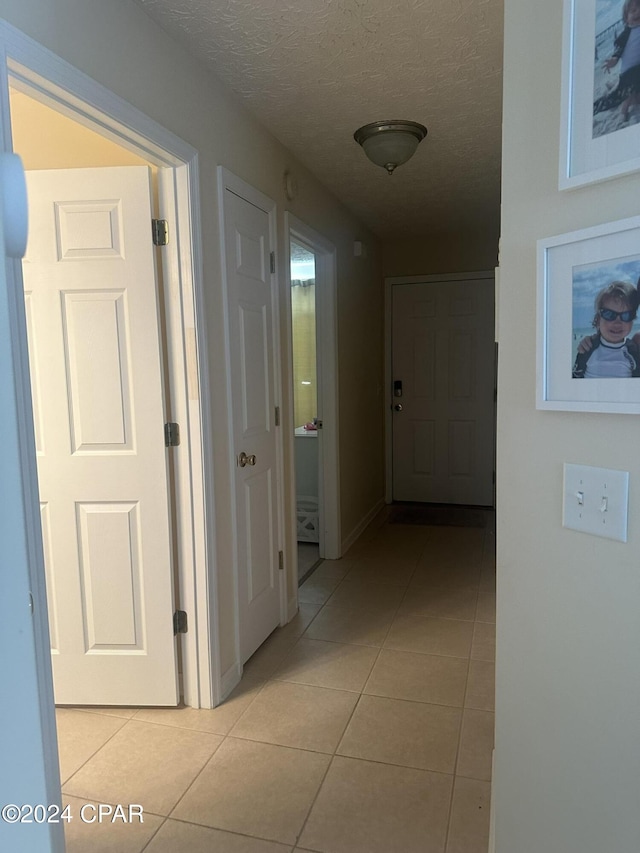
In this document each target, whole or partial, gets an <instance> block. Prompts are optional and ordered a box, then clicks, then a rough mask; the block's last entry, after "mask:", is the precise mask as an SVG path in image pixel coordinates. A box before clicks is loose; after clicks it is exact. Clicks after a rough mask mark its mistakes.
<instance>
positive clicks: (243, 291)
mask: <svg viewBox="0 0 640 853" xmlns="http://www.w3.org/2000/svg"><path fill="white" fill-rule="evenodd" d="M224 228H225V258H226V270H227V280H226V288H227V301H228V309H229V341H230V358H231V364H230V370H231V403H232V421H233V441H234V448H233V452H234V456H235V459H236V460H237V459H238V457H239V455H240V453H241V452H244V453H246V454H247V455H248V456H249V457H254V456H255V460H252V461H254V464H247V465H245V466H244V467H242V466H240V465H239V464H238V463H237V461H236V464H235V468H234V472H235V476H234V491H235V518H236V536H237V541H236V545H237V558H238V609H239V612H238V619H239V623H240V624H239V629H240V655H241V660H242V662H243V663H244V661H246V660H247V659H248V658H249V657H250V656H251V655H252V654H253V652H254V651H255V650H256V649H257V648H258V646H260V645H261V644H262V643H263V642H264V640H265V639H266V638H267V637H268V636H269V634H270V633H271V632H272V631H273V630H274V628H276V627H277V625H278V624H279V622H280V575H281V572H280V571H279V568H278V509H277V508H278V491H277V490H278V476H277V462H278V456H277V435H276V426H275V416H274V415H275V393H274V388H275V354H274V332H273V311H274V302H275V298H276V297H275V293H274V291H273V287H275V282H274V276H273V275H272V274H271V272H270V262H269V253H270V240H269V215H268V214H267V213H266V212H265V211H263V210H260V209H259V208H258V207H256V206H255V205H253V204H251V203H250V202H248V201H246V200H245V199H242V198H240V197H239V196H237V195H236V194H235V193H233V192H231V191H230V190H226V191H225V213H224Z"/></svg>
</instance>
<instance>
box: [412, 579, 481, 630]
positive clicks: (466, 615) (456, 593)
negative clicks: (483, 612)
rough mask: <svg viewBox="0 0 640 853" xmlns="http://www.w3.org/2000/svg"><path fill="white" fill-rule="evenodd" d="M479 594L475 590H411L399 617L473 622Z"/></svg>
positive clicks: (427, 588) (426, 588) (428, 588)
mask: <svg viewBox="0 0 640 853" xmlns="http://www.w3.org/2000/svg"><path fill="white" fill-rule="evenodd" d="M477 597H478V593H477V592H476V590H475V589H447V588H443V587H431V586H430V587H425V588H421V589H417V588H416V589H409V590H408V591H407V595H406V598H405V599H404V601H403V602H402V604H401V605H400V609H399V610H398V615H399V616H434V617H436V618H439V619H463V620H467V621H470V622H473V620H474V618H475V615H476V601H477Z"/></svg>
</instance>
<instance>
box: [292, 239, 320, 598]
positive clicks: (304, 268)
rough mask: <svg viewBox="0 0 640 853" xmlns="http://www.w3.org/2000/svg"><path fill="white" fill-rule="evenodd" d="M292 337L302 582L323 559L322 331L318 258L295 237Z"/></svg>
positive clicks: (295, 452)
mask: <svg viewBox="0 0 640 853" xmlns="http://www.w3.org/2000/svg"><path fill="white" fill-rule="evenodd" d="M290 263H291V343H292V362H293V411H294V439H293V445H294V465H295V483H296V535H297V542H298V583H299V584H301V583H302V582H303V581H304V580H305V579H306V578H307V576H308V575H309V574H310V573H311V572H312V571H313V569H314V568H315V567H316V565H317V563H318V561H319V560H320V530H321V518H320V516H321V511H322V506H321V501H320V477H319V456H318V448H319V444H320V442H319V440H318V435H319V432H320V431H321V429H322V426H323V424H322V422H321V421H319V419H318V369H317V361H318V360H317V336H316V259H315V254H314V253H313V252H312V251H311V250H309V249H307V248H306V247H305V246H303V245H301V244H300V243H297V242H296V241H295V240H292V241H291V257H290Z"/></svg>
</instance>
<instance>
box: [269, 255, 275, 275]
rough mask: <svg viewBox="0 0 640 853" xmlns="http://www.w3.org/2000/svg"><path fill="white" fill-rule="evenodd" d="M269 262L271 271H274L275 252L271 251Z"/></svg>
mask: <svg viewBox="0 0 640 853" xmlns="http://www.w3.org/2000/svg"><path fill="white" fill-rule="evenodd" d="M269 263H270V264H271V272H275V271H276V253H275V252H271V255H270V261H269Z"/></svg>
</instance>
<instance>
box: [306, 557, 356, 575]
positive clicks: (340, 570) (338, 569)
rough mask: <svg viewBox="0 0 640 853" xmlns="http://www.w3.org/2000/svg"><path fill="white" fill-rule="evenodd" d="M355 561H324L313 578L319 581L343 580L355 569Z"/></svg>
mask: <svg viewBox="0 0 640 853" xmlns="http://www.w3.org/2000/svg"><path fill="white" fill-rule="evenodd" d="M353 565H354V561H353V560H347V559H342V560H323V561H322V563H321V565H320V566H318V568H317V569H316V570H315V572H314V573H313V575H312V577H314V578H317V579H318V580H325V579H326V578H337V579H338V580H343V579H344V578H345V577H346V576H347V575H348V574H349V572H350V571H351V569H352V568H353Z"/></svg>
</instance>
